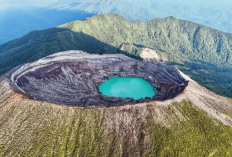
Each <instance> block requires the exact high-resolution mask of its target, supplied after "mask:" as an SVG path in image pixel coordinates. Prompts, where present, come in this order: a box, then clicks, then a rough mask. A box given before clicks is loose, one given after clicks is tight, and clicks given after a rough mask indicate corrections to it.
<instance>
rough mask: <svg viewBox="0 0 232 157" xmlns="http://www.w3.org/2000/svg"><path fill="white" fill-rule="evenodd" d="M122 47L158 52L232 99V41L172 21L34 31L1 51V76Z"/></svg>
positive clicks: (115, 21)
mask: <svg viewBox="0 0 232 157" xmlns="http://www.w3.org/2000/svg"><path fill="white" fill-rule="evenodd" d="M122 44H128V45H134V46H135V47H138V48H139V47H148V48H150V49H154V50H158V51H159V55H160V56H164V57H165V58H167V60H168V61H169V64H172V65H176V66H178V67H179V68H180V69H181V70H182V71H184V72H185V73H186V74H188V75H190V76H191V77H192V78H193V79H195V80H196V81H198V82H199V83H201V84H202V85H204V86H206V87H208V88H209V89H211V90H213V91H215V92H217V93H219V94H223V95H226V96H232V91H231V89H232V88H231V79H232V74H231V72H232V56H231V54H232V35H231V34H229V33H223V32H220V31H218V30H215V29H211V28H209V27H206V26H203V25H199V24H196V23H193V22H189V21H183V20H178V19H175V18H174V17H168V18H165V19H155V20H151V21H149V22H147V23H146V22H142V21H138V22H134V23H132V22H129V21H127V20H126V19H124V18H122V17H121V16H118V15H112V14H107V15H98V16H93V17H91V18H88V19H87V20H84V21H74V22H71V23H67V24H64V25H61V26H59V27H56V28H51V29H47V30H43V31H34V32H31V33H29V34H27V35H25V36H23V37H22V38H20V39H16V40H14V41H11V42H8V43H6V44H3V45H1V46H0V58H1V59H0V70H1V73H2V74H3V73H4V72H6V71H8V70H9V69H11V68H13V67H15V66H17V65H19V64H22V63H26V62H30V61H34V60H37V59H39V58H42V57H44V56H47V55H49V54H52V53H55V52H59V51H63V50H70V49H80V50H84V51H87V52H89V53H100V54H102V53H126V52H125V51H128V50H123V51H122V50H119V49H120V48H121V47H122ZM134 54H136V53H134Z"/></svg>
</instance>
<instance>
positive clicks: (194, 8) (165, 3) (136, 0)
mask: <svg viewBox="0 0 232 157" xmlns="http://www.w3.org/2000/svg"><path fill="white" fill-rule="evenodd" d="M231 5H232V2H231V1H230V0H224V1H223V3H222V2H221V1H220V0H214V1H210V0H201V1H200V0H196V1H182V0H172V1H170V0H162V1H161V0H146V1H140V0H117V1H115V0H95V1H91V2H89V1H85V0H79V2H78V3H66V4H54V5H53V6H52V8H57V9H61V10H83V11H86V12H88V13H93V14H107V13H113V14H118V15H121V16H123V17H125V18H126V19H128V20H130V21H136V20H143V21H149V20H151V19H154V18H166V17H168V16H175V17H177V18H180V19H183V20H189V21H193V22H197V23H200V24H204V25H206V26H209V27H212V28H216V29H219V30H221V31H225V32H230V33H232V29H231V28H232V27H231V26H232V22H231V20H230V17H231V16H232V11H231V9H230V6H231Z"/></svg>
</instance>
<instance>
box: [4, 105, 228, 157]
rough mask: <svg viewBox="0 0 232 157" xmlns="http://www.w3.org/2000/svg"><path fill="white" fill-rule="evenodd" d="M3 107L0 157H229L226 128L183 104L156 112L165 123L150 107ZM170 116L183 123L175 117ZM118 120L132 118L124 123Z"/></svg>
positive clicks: (153, 106)
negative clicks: (180, 116)
mask: <svg viewBox="0 0 232 157" xmlns="http://www.w3.org/2000/svg"><path fill="white" fill-rule="evenodd" d="M1 105H4V104H1ZM7 105H9V106H11V107H10V108H9V109H8V110H5V111H4V110H3V111H0V113H1V115H3V116H2V117H1V118H0V124H1V130H0V137H1V141H0V156H31V157H33V156H70V157H71V156H88V157H91V156H93V157H94V156H95V157H97V156H109V157H112V156H115V157H118V156H144V157H147V156H151V157H152V156H162V157H165V156H169V157H175V156H180V157H181V156H183V157H186V156H193V157H198V156H210V155H212V156H214V157H221V156H223V157H227V156H228V157H231V155H232V146H231V143H232V129H231V127H227V126H224V125H222V124H221V123H220V122H218V121H217V120H214V119H212V118H210V117H208V115H207V113H205V112H203V111H201V110H199V109H198V108H195V107H194V106H193V105H192V104H191V102H189V101H183V102H181V103H174V104H172V105H170V106H169V107H162V108H163V109H162V110H163V111H164V112H163V115H165V114H166V115H167V116H168V117H166V118H168V119H169V120H168V121H166V122H160V123H157V121H156V119H154V116H155V114H156V112H155V110H156V109H157V106H156V105H154V104H149V105H148V106H147V107H146V108H145V110H146V113H147V114H145V115H144V112H143V110H144V108H143V109H141V108H140V107H131V108H128V109H122V110H121V109H119V108H106V109H81V108H71V107H61V108H54V107H50V106H49V105H48V104H45V105H44V104H39V103H37V102H36V103H35V104H33V105H32V104H24V105H23V102H21V103H20V105H17V104H13V105H12V104H7ZM176 111H178V112H179V113H178V114H181V115H182V116H183V117H184V119H185V120H183V119H180V118H178V116H177V113H176ZM19 113H20V114H19ZM118 115H121V116H122V115H124V116H126V117H127V118H129V117H130V116H131V115H134V116H133V118H132V119H131V121H130V120H129V119H127V118H125V117H124V118H123V117H118ZM142 116H145V117H143V118H142ZM160 116H161V115H160ZM120 118H122V119H120ZM128 120H129V123H128V125H127V121H128ZM166 120H167V119H166ZM164 123H169V125H170V126H169V127H165V126H164V125H163V124H164Z"/></svg>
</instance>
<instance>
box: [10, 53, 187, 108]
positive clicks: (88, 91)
mask: <svg viewBox="0 0 232 157" xmlns="http://www.w3.org/2000/svg"><path fill="white" fill-rule="evenodd" d="M111 77H139V78H143V79H144V80H146V81H148V82H149V83H150V84H151V86H152V87H153V88H154V90H155V92H156V95H155V96H154V97H152V98H148V97H147V98H142V99H139V100H134V99H132V98H119V97H107V96H105V95H102V93H101V92H100V91H99V90H98V86H99V85H100V84H101V83H103V82H105V81H107V80H108V79H110V78H111ZM7 78H8V81H9V82H10V85H11V87H12V88H13V89H14V90H16V91H18V92H20V93H23V94H25V95H27V96H29V97H30V98H33V99H36V100H40V101H47V102H51V103H55V104H59V105H70V106H79V107H113V106H122V105H128V104H131V105H132V104H136V103H142V102H150V101H155V100H166V99H171V98H174V97H175V96H177V95H178V94H179V93H181V92H182V91H183V90H184V89H185V87H186V86H187V85H188V81H186V80H185V79H184V78H183V77H182V76H181V74H180V73H179V71H178V70H177V69H175V68H174V67H171V66H168V65H165V64H162V63H160V62H155V61H153V62H145V61H138V60H135V59H132V58H129V57H127V56H125V55H122V54H105V55H97V54H88V53H86V52H82V51H76V50H75V51H74V50H71V51H64V52H60V53H56V54H53V55H50V56H48V57H45V58H42V59H40V60H38V61H36V62H33V63H28V64H24V65H21V66H18V67H16V68H14V69H13V70H11V71H10V72H9V74H8V77H7Z"/></svg>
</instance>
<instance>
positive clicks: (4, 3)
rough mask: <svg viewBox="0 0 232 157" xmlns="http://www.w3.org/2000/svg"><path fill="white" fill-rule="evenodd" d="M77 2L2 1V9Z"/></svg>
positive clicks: (68, 0) (0, 6) (0, 4)
mask: <svg viewBox="0 0 232 157" xmlns="http://www.w3.org/2000/svg"><path fill="white" fill-rule="evenodd" d="M73 1H75V0H62V1H60V0H0V8H9V7H22V6H30V5H31V6H38V7H46V6H49V5H51V4H53V3H57V2H61V3H69V2H73Z"/></svg>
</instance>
